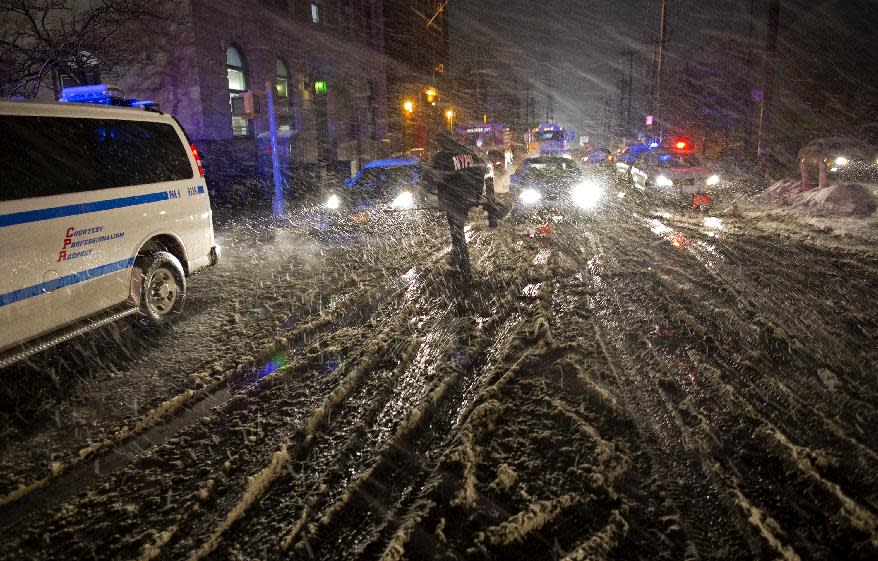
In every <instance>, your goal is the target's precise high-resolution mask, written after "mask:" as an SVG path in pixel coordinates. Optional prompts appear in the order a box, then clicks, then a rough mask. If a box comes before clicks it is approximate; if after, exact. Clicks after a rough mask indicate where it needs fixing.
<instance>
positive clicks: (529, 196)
mask: <svg viewBox="0 0 878 561" xmlns="http://www.w3.org/2000/svg"><path fill="white" fill-rule="evenodd" d="M518 198H519V200H521V202H523V203H524V204H526V205H532V204H535V203H537V202H538V201H539V200H540V199H542V198H543V195H542V194H541V193H540V192H539V191H537V190H536V189H525V190H524V191H522V192H521V194H519V195H518Z"/></svg>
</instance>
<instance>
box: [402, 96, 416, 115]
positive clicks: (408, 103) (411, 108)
mask: <svg viewBox="0 0 878 561" xmlns="http://www.w3.org/2000/svg"><path fill="white" fill-rule="evenodd" d="M402 108H403V109H404V110H405V112H406V114H407V116H409V117H411V116H412V113H414V112H415V104H414V103H413V102H412V100H410V99H407V100H405V101H404V102H403V104H402Z"/></svg>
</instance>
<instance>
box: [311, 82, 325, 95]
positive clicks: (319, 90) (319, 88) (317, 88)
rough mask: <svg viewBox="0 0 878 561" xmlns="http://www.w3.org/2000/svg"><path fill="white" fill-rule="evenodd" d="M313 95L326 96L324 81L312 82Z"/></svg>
mask: <svg viewBox="0 0 878 561" xmlns="http://www.w3.org/2000/svg"><path fill="white" fill-rule="evenodd" d="M314 93H316V94H317V95H326V80H317V81H316V82H314Z"/></svg>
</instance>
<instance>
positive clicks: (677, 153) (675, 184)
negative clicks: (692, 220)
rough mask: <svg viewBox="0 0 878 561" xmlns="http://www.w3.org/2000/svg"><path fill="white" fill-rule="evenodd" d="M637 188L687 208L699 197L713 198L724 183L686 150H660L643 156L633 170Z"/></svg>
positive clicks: (701, 160)
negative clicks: (684, 205) (682, 204)
mask: <svg viewBox="0 0 878 561" xmlns="http://www.w3.org/2000/svg"><path fill="white" fill-rule="evenodd" d="M631 178H632V181H633V184H634V186H635V187H636V188H638V189H641V190H643V191H646V192H648V193H650V194H654V195H658V196H661V197H663V198H670V199H673V200H677V201H680V202H685V203H687V204H689V203H691V202H693V200H694V199H695V197H696V196H698V195H706V196H708V199H707V200H712V196H713V194H714V193H715V192H716V190H717V189H719V188H720V187H721V183H722V179H721V178H720V176H719V174H717V173H716V171H715V170H713V169H712V168H711V167H710V166H709V165H708V164H707V163H706V162H705V161H704V160H703V159H702V158H701V156H699V155H698V154H695V153H694V152H690V151H686V150H667V149H664V150H660V151H656V152H647V153H645V154H643V155H641V156H640V157H639V158H638V159H637V160H636V161H635V162H634V164H632V166H631Z"/></svg>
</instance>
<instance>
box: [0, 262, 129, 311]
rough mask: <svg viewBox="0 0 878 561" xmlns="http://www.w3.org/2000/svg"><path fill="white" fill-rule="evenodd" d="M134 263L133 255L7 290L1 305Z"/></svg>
mask: <svg viewBox="0 0 878 561" xmlns="http://www.w3.org/2000/svg"><path fill="white" fill-rule="evenodd" d="M132 265H134V258H133V257H131V258H129V259H122V260H121V261H115V262H113V263H107V264H106V265H101V266H99V267H94V268H92V269H87V270H85V271H82V272H79V273H73V274H72V275H67V276H66V277H58V278H57V279H52V280H50V281H47V282H41V283H39V284H35V285H33V286H26V287H24V288H19V289H18V290H13V291H12V292H7V293H6V294H0V306H6V305H8V304H12V303H13V302H18V301H19V300H26V299H28V298H33V297H34V296H39V295H40V294H45V293H47V292H52V291H53V290H58V289H59V288H64V287H65V286H70V285H71V284H76V283H79V282H84V281H87V280H90V279H93V278H97V277H100V276H103V275H109V274H110V273H115V272H116V271H121V270H123V269H127V268H129V267H131V266H132Z"/></svg>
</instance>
